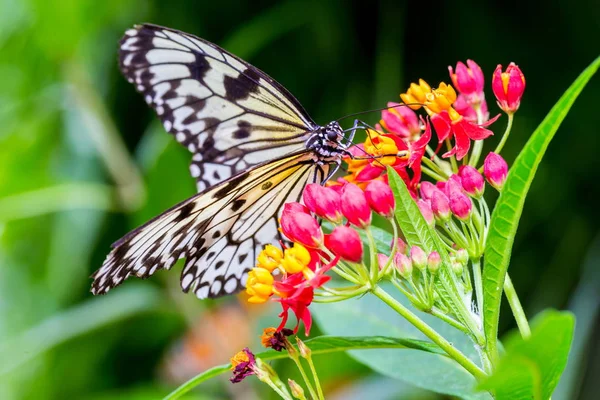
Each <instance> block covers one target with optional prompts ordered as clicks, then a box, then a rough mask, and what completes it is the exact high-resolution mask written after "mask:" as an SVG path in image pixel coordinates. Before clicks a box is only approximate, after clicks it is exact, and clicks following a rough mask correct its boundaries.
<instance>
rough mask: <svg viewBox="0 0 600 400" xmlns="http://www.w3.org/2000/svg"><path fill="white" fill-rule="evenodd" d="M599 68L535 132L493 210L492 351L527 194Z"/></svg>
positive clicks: (488, 284)
mask: <svg viewBox="0 0 600 400" xmlns="http://www.w3.org/2000/svg"><path fill="white" fill-rule="evenodd" d="M599 67H600V57H599V58H597V59H596V60H595V61H594V62H593V63H592V64H591V65H590V66H589V67H588V68H587V69H586V70H585V71H583V72H582V73H581V75H580V76H579V77H578V78H577V79H576V80H575V82H573V84H572V85H571V87H570V88H569V89H567V91H566V92H565V93H564V94H563V96H562V97H561V98H560V100H559V101H558V102H557V103H556V105H555V106H554V107H553V108H552V110H551V111H550V113H548V115H547V116H546V118H545V119H544V120H543V121H542V123H541V124H540V125H539V126H538V128H537V129H536V130H535V132H534V133H533V135H531V138H530V139H529V141H528V142H527V144H526V145H525V147H523V150H522V151H521V153H520V154H519V156H518V157H517V159H516V160H515V162H514V164H513V166H512V167H511V169H510V171H509V174H508V177H507V179H506V183H505V185H504V188H503V190H502V193H501V194H500V197H499V198H498V202H497V203H496V206H495V208H494V212H493V213H492V220H491V222H490V232H489V236H488V238H487V244H486V249H485V258H484V260H485V265H484V269H483V284H484V304H485V308H484V310H485V312H484V329H485V334H486V338H487V340H488V346H489V347H490V349H491V351H492V352H494V351H495V347H496V341H497V335H498V318H499V315H500V300H501V297H502V287H503V285H504V277H505V275H506V271H507V270H508V263H509V261H510V256H511V252H512V245H513V242H514V240H515V235H516V232H517V226H518V224H519V220H520V218H521V213H522V211H523V205H524V204H525V197H526V196H527V192H528V191H529V187H530V186H531V182H532V181H533V178H534V176H535V173H536V171H537V168H538V165H539V164H540V162H541V160H542V157H543V156H544V153H545V152H546V149H547V147H548V145H549V144H550V141H551V140H552V138H553V137H554V134H555V133H556V131H557V130H558V128H559V126H560V125H561V123H562V121H563V119H564V118H565V117H566V115H567V113H568V112H569V110H570V109H571V106H572V105H573V103H574V102H575V99H576V98H577V96H578V95H579V93H580V92H581V91H582V90H583V88H584V87H585V85H586V84H587V83H588V81H589V80H590V79H591V77H592V76H593V75H594V73H595V72H596V70H597V69H598V68H599Z"/></svg>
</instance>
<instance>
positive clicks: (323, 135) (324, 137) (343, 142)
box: [306, 121, 349, 162]
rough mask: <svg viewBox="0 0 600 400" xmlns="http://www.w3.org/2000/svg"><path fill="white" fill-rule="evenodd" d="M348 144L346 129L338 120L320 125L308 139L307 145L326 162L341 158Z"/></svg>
mask: <svg viewBox="0 0 600 400" xmlns="http://www.w3.org/2000/svg"><path fill="white" fill-rule="evenodd" d="M348 145H349V143H348V140H347V139H346V138H345V137H344V131H343V130H342V127H341V126H340V124H338V123H337V122H336V121H332V122H330V123H328V124H327V125H325V126H322V127H319V128H318V129H316V130H315V131H314V132H312V134H311V135H310V137H309V138H308V140H307V141H306V147H307V148H308V149H310V150H313V151H314V152H315V153H316V155H317V156H318V158H319V159H320V160H321V161H324V162H330V161H335V160H337V159H339V157H340V156H342V155H343V154H345V151H346V149H347V148H348Z"/></svg>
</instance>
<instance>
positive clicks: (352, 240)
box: [325, 225, 363, 263]
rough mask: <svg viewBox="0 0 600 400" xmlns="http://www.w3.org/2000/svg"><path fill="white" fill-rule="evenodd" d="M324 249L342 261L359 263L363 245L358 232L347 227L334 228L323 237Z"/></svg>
mask: <svg viewBox="0 0 600 400" xmlns="http://www.w3.org/2000/svg"><path fill="white" fill-rule="evenodd" d="M325 247H327V248H328V249H329V250H331V251H332V252H333V254H335V255H336V256H339V257H340V258H341V259H342V260H345V261H350V262H354V263H359V262H360V261H361V260H362V256H363V245H362V241H361V240H360V236H359V235H358V232H356V231H355V230H354V229H352V228H350V227H349V226H345V225H340V226H336V227H335V229H334V230H333V232H331V234H330V235H327V236H326V237H325Z"/></svg>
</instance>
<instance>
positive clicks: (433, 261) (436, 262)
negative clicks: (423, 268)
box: [427, 251, 442, 275]
mask: <svg viewBox="0 0 600 400" xmlns="http://www.w3.org/2000/svg"><path fill="white" fill-rule="evenodd" d="M441 264H442V258H441V257H440V254H439V253H438V252H437V251H432V252H431V253H430V254H429V256H428V257H427V269H428V270H429V272H431V273H432V274H434V275H435V274H436V273H437V272H438V270H439V269H440V265H441Z"/></svg>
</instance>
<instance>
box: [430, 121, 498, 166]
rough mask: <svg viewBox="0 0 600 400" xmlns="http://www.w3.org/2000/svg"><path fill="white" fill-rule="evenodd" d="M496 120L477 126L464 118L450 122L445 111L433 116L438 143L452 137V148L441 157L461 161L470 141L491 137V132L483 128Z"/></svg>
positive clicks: (467, 150)
mask: <svg viewBox="0 0 600 400" xmlns="http://www.w3.org/2000/svg"><path fill="white" fill-rule="evenodd" d="M497 118H498V117H496V118H493V119H491V120H489V121H488V122H486V123H485V124H482V125H477V124H474V123H472V122H469V121H467V120H466V119H465V118H459V119H457V120H456V121H452V120H451V119H450V116H449V115H448V112H447V111H442V112H441V113H439V114H435V115H433V116H432V117H431V122H432V123H433V127H434V128H435V131H436V133H437V135H438V141H439V142H440V143H442V142H443V141H445V140H446V139H451V138H452V137H454V147H453V148H452V150H450V151H449V152H447V153H445V154H444V155H442V157H444V158H448V157H450V156H453V155H456V159H457V160H461V159H462V158H463V157H464V156H466V155H467V153H468V152H469V148H470V147H471V140H483V139H485V138H488V137H490V136H491V135H493V132H492V131H490V130H489V129H485V128H484V127H485V126H488V125H490V124H492V123H493V122H494V121H496V119H497Z"/></svg>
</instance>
